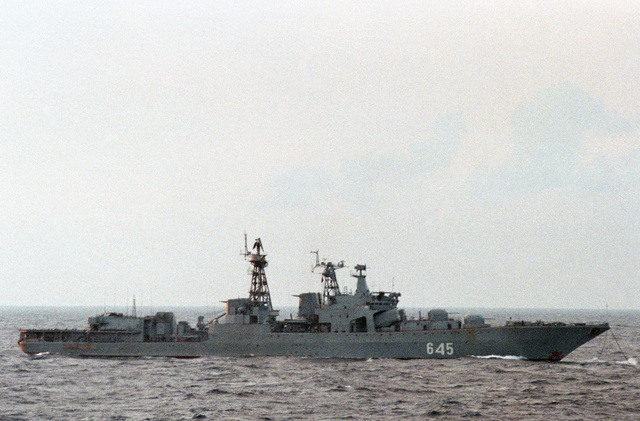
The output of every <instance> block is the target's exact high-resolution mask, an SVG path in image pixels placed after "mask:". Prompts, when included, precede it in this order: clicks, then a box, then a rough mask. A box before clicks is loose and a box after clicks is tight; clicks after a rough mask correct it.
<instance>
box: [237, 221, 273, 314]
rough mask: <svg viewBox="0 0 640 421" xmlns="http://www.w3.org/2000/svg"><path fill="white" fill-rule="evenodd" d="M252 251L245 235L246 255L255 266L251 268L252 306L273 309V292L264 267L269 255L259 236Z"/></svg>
mask: <svg viewBox="0 0 640 421" xmlns="http://www.w3.org/2000/svg"><path fill="white" fill-rule="evenodd" d="M251 250H252V252H249V249H248V248H247V235H246V234H245V235H244V256H245V258H248V259H249V263H251V265H252V266H253V268H252V270H251V289H250V290H249V302H248V305H249V306H250V307H258V308H266V309H268V310H269V311H271V310H273V306H272V304H271V294H270V293H269V285H268V284H267V275H266V274H265V272H264V268H265V267H267V265H268V263H267V259H266V257H267V255H266V254H263V250H264V248H263V247H262V241H261V240H260V239H259V238H257V239H256V241H255V243H254V244H253V248H252V249H251Z"/></svg>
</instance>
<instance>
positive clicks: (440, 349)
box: [427, 342, 454, 355]
mask: <svg viewBox="0 0 640 421" xmlns="http://www.w3.org/2000/svg"><path fill="white" fill-rule="evenodd" d="M453 352H454V351H453V342H440V343H439V344H437V346H436V347H434V344H433V342H427V354H429V355H433V354H434V353H436V354H440V355H453Z"/></svg>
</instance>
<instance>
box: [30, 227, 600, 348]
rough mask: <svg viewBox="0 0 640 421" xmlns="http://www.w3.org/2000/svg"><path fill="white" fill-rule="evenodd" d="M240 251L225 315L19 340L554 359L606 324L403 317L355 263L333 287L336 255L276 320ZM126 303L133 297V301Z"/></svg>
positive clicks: (133, 322) (112, 323)
mask: <svg viewBox="0 0 640 421" xmlns="http://www.w3.org/2000/svg"><path fill="white" fill-rule="evenodd" d="M253 249H254V250H255V252H253V253H250V252H249V251H248V248H247V243H246V237H245V256H246V257H248V258H249V261H250V263H251V265H252V266H253V271H252V279H251V289H250V291H249V297H248V298H235V299H230V300H227V301H226V304H227V308H226V311H225V313H224V314H221V315H219V316H218V317H216V318H214V319H213V320H211V321H210V322H209V323H204V317H202V316H201V317H200V318H199V319H198V324H197V326H196V328H192V327H190V326H189V324H188V323H187V322H176V321H175V318H174V315H173V313H167V312H160V313H157V314H156V315H154V316H146V317H136V316H135V311H133V312H132V313H133V314H134V315H132V316H125V315H123V314H120V313H109V314H103V315H99V316H96V317H90V318H89V329H87V330H59V329H58V330H56V329H53V330H46V329H44V330H43V329H24V330H22V331H21V332H20V339H19V341H18V343H19V345H20V347H21V349H22V350H23V351H24V352H25V353H27V354H32V355H33V354H40V353H47V352H48V353H54V354H63V355H70V356H77V357H176V358H195V357H202V356H223V357H244V356H283V357H289V356H298V357H318V358H400V359H410V358H461V357H468V356H492V355H495V356H515V357H522V358H527V359H530V360H549V361H557V360H560V359H562V358H564V357H565V356H566V355H568V354H569V353H570V352H572V351H573V350H574V349H576V348H578V347H579V346H580V345H582V344H584V343H585V342H587V341H589V340H591V339H593V338H595V337H596V336H598V335H600V334H601V333H603V332H605V331H607V330H608V329H609V325H608V324H606V323H603V324H585V323H576V324H566V323H561V322H555V323H543V322H541V321H538V322H527V321H515V322H513V321H509V322H507V323H506V324H505V325H504V326H490V325H489V324H486V323H485V320H484V318H483V317H482V316H480V315H468V316H466V317H465V318H464V319H463V320H459V319H454V318H451V317H449V314H448V313H447V311H445V310H442V309H433V310H430V311H429V313H428V317H426V318H422V315H420V316H419V317H418V318H417V319H414V318H408V317H407V316H406V314H405V312H404V311H403V310H402V309H399V308H397V304H398V301H399V297H400V294H399V293H397V292H383V291H378V292H371V291H369V288H368V286H367V282H366V279H365V278H366V275H365V271H366V266H364V265H356V266H355V270H356V273H355V274H352V276H353V277H355V278H357V287H356V290H355V292H354V293H347V292H346V291H341V290H340V288H339V286H338V282H337V278H336V270H337V269H341V268H343V267H344V262H339V263H338V264H333V263H331V262H322V263H320V261H319V259H318V258H317V252H315V253H316V268H318V267H321V268H322V270H323V272H322V284H323V285H324V291H323V293H322V294H320V293H316V292H306V293H302V294H300V295H298V297H299V308H298V315H297V317H295V318H290V319H284V320H280V319H278V314H279V313H278V311H277V310H274V309H273V307H272V304H271V295H270V294H269V288H268V285H267V279H266V275H265V272H264V268H265V267H266V266H267V261H266V258H265V257H266V255H265V254H263V253H262V243H261V241H260V239H257V240H256V243H255V244H254V247H253ZM134 302H135V301H134Z"/></svg>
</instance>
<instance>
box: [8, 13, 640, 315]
mask: <svg viewBox="0 0 640 421" xmlns="http://www.w3.org/2000/svg"><path fill="white" fill-rule="evenodd" d="M445 3H446V5H445ZM2 10H3V12H2V14H0V195H1V196H0V197H1V198H2V203H3V205H2V206H1V207H0V233H1V237H2V241H1V242H0V305H30V304H35V305H103V304H109V305H111V304H113V303H116V304H118V305H124V304H126V303H127V302H130V301H131V297H132V296H133V295H136V298H137V301H138V304H143V305H148V304H154V305H160V304H163V305H217V304H219V301H220V300H224V299H226V298H230V297H238V296H246V295H247V291H248V289H249V281H250V280H249V276H248V274H247V270H246V269H247V266H248V265H247V263H246V262H245V261H244V260H243V258H242V256H241V255H240V251H241V249H242V247H243V232H245V231H246V232H247V233H248V235H249V240H250V241H252V240H253V239H254V238H256V237H261V238H262V240H263V243H264V246H265V249H266V251H267V253H268V256H269V257H268V258H269V260H270V266H269V267H268V268H267V271H268V272H267V277H268V279H269V282H270V288H271V293H272V296H273V300H274V302H275V304H276V305H295V303H296V299H295V298H294V297H292V295H293V294H296V293H299V292H304V291H315V290H319V289H320V287H321V285H320V282H319V274H312V273H311V272H310V268H311V265H312V263H313V262H314V256H313V255H311V254H310V253H309V252H310V251H311V250H316V249H319V250H320V255H321V257H324V258H327V259H329V260H334V261H335V260H342V259H344V260H345V261H346V263H347V264H348V265H349V266H353V265H355V264H358V263H363V264H367V266H368V275H369V277H368V279H369V283H370V286H371V287H372V288H374V289H376V290H379V289H386V290H389V289H391V287H392V285H394V286H395V289H397V290H399V291H400V292H401V293H402V302H401V304H403V305H404V306H422V307H432V306H483V307H494V306H500V307H558V308H604V307H605V306H609V307H610V308H635V309H637V308H639V307H638V306H639V304H638V296H640V107H639V105H640V24H639V22H640V6H639V5H638V3H637V2H620V1H613V2H611V1H608V2H593V1H589V2H576V1H569V2H557V1H553V2H551V1H548V2H546V1H518V2H513V1H504V2H503V1H493V2H470V1H465V2H455V1H454V2H439V1H438V2H428V1H416V2H395V1H391V2H389V1H383V2H375V1H374V2H372V1H364V2H352V1H347V2H345V1H337V2H316V1H310V2H306V1H292V2H273V1H268V2H253V1H252V2H242V1H241V2H228V1H225V2H199V1H198V2H167V3H165V2H158V1H153V2H128V1H127V2H90V1H77V2H59V3H58V2H14V1H7V2H3V4H2ZM348 275H349V271H348V270H347V269H343V270H341V271H340V272H339V280H340V281H341V284H342V285H343V286H344V285H346V286H349V287H354V279H353V278H350V277H349V276H348Z"/></svg>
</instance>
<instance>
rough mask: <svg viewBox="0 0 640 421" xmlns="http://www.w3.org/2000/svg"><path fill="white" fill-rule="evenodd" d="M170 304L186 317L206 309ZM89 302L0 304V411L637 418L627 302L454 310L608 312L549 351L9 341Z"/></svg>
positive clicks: (101, 416)
mask: <svg viewBox="0 0 640 421" xmlns="http://www.w3.org/2000/svg"><path fill="white" fill-rule="evenodd" d="M163 310H167V309H163ZM174 311H175V313H176V315H177V316H178V318H179V319H180V320H188V321H190V322H191V324H192V325H193V324H194V323H195V320H196V317H197V315H198V314H201V313H204V312H205V311H208V309H191V308H181V309H174ZM100 312H101V311H99V309H95V308H93V309H92V308H53V307H51V308H18V307H5V308H0V420H189V419H213V420H338V419H354V420H360V419H366V420H395V419H403V420H423V419H440V420H449V419H467V418H470V419H479V420H487V419H491V420H510V419H513V420H515V419H518V420H551V419H553V420H585V419H596V420H612V419H615V420H637V419H640V370H639V367H638V366H637V360H638V359H640V312H638V311H576V310H565V311H562V310H490V309H484V310H473V309H459V310H458V312H459V313H460V315H461V316H462V315H464V314H467V313H469V312H474V313H481V314H484V315H485V316H486V317H487V318H489V319H490V320H489V322H490V323H492V324H502V323H504V321H505V320H508V319H509V318H512V320H521V319H526V320H539V319H541V320H546V321H556V320H560V321H568V322H576V321H587V322H589V321H608V322H609V323H610V324H611V326H612V330H611V331H610V332H608V333H605V334H603V335H601V336H600V337H598V338H596V339H595V340H593V341H591V342H589V343H587V344H585V345H583V346H582V347H580V348H579V349H578V350H576V351H574V352H573V353H571V354H570V355H569V356H568V357H566V358H565V359H564V360H563V361H561V362H557V363H549V362H534V361H525V360H521V359H517V358H487V357H483V358H462V359H455V360H393V359H375V360H340V359H310V358H295V357H290V358H280V357H278V358H275V357H272V358H258V357H253V358H251V357H249V358H220V357H204V358H198V359H191V360H182V359H172V358H138V359H80V358H69V357H62V356H55V355H41V356H37V357H32V356H31V357H30V356H27V355H25V354H23V353H22V352H21V351H20V349H19V348H18V345H17V341H18V336H19V329H20V328H42V327H47V328H85V327H86V322H87V321H86V318H87V317H89V316H93V315H95V314H97V313H100ZM418 312H419V310H417V309H416V310H414V311H412V312H410V314H415V315H416V316H417V314H418ZM420 312H421V313H422V314H423V315H426V310H423V311H420ZM210 313H211V314H207V317H211V316H213V315H214V313H215V312H213V311H212V312H210ZM140 314H141V311H140V310H139V311H138V315H140Z"/></svg>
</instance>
